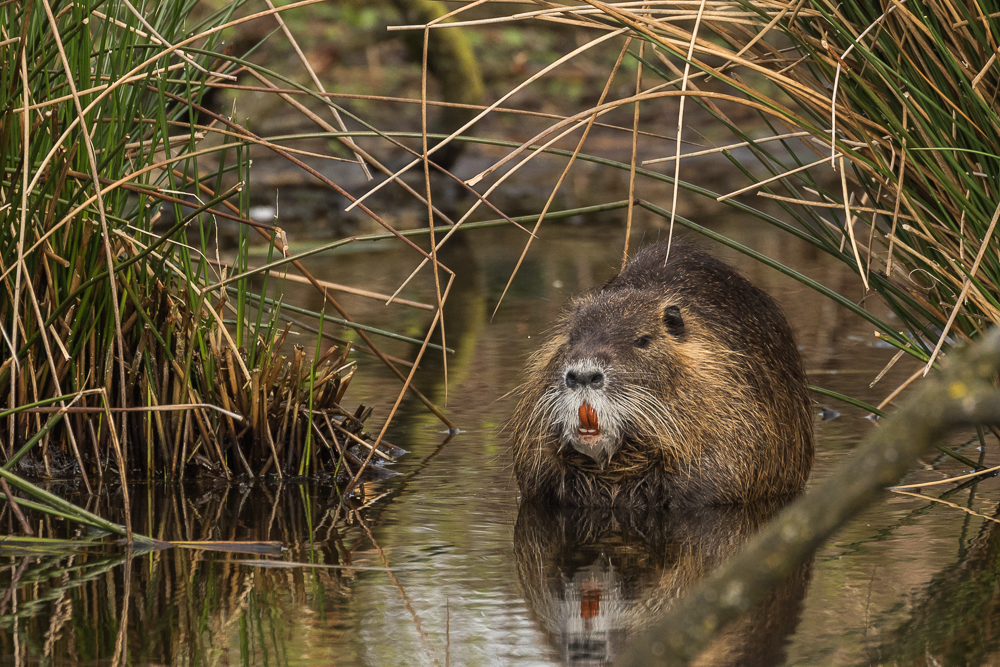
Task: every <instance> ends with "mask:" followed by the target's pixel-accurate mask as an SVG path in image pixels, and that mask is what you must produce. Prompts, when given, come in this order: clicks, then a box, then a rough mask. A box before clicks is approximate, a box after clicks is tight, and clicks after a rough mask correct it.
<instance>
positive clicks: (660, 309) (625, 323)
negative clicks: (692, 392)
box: [538, 289, 685, 470]
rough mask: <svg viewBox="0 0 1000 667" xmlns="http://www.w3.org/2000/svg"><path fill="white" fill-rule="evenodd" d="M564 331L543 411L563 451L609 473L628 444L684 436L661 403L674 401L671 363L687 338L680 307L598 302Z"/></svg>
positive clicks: (621, 294) (623, 295) (628, 292)
mask: <svg viewBox="0 0 1000 667" xmlns="http://www.w3.org/2000/svg"><path fill="white" fill-rule="evenodd" d="M564 327H565V330H566V332H567V335H566V336H565V340H564V341H561V342H562V344H561V345H559V347H558V349H557V350H556V351H555V352H554V353H553V354H552V355H551V356H550V357H549V362H548V364H547V365H546V369H545V374H546V375H548V376H549V377H550V378H551V381H550V382H549V385H548V387H547V388H546V391H545V393H544V395H543V396H542V399H541V401H539V403H538V408H539V409H541V410H544V411H546V413H547V414H544V415H538V417H540V418H542V419H543V420H546V421H548V422H549V423H551V424H553V425H555V426H556V427H557V429H558V430H559V437H560V440H561V441H562V442H563V443H564V444H566V445H569V446H571V447H572V448H573V449H575V450H576V451H578V452H580V453H581V454H585V455H587V456H588V457H590V458H591V459H593V460H594V462H595V463H596V464H597V465H598V466H599V467H600V468H601V469H602V470H603V469H605V468H606V467H607V465H608V463H609V462H610V461H611V459H612V458H613V457H614V455H615V453H616V452H617V451H618V449H619V447H620V446H621V445H622V443H623V442H624V441H625V440H626V439H631V440H636V439H638V438H641V437H643V436H646V437H650V436H652V435H653V434H661V433H673V435H674V436H676V435H677V434H676V433H675V432H674V431H675V429H674V427H673V425H672V424H671V421H670V420H671V415H670V410H669V408H668V406H667V404H666V403H665V402H664V400H663V399H662V397H664V396H666V395H670V394H672V393H673V392H672V390H671V387H670V386H669V384H670V383H671V380H672V375H673V373H672V368H671V367H672V366H673V364H671V363H670V362H669V361H667V360H669V359H671V358H672V357H674V356H676V355H677V354H678V349H677V348H678V346H679V345H682V344H683V339H684V335H685V331H684V317H683V314H682V313H681V309H680V306H678V305H677V304H676V303H674V302H673V300H671V299H670V298H664V296H663V295H657V294H655V293H650V292H649V291H640V290H634V289H625V290H619V291H616V292H614V293H610V294H607V295H604V296H603V297H599V296H598V295H591V298H589V299H588V298H584V299H582V300H581V301H580V302H579V303H578V304H577V305H576V307H575V308H574V309H573V310H572V311H570V313H569V314H568V317H567V320H566V322H565V323H564ZM654 367H655V368H654ZM657 437H659V436H657ZM673 439H674V440H677V438H676V437H675V438H673ZM678 446H679V445H678Z"/></svg>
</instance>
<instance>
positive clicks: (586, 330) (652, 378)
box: [508, 241, 813, 507]
mask: <svg viewBox="0 0 1000 667" xmlns="http://www.w3.org/2000/svg"><path fill="white" fill-rule="evenodd" d="M665 253H666V243H665V242H660V243H657V244H654V245H652V246H649V247H647V248H645V249H643V250H642V251H641V252H639V253H638V255H636V257H635V259H633V260H632V261H631V262H630V263H629V264H628V265H627V266H626V268H625V270H624V271H623V272H622V273H621V274H620V275H618V276H616V277H615V278H613V279H611V280H610V281H609V282H608V283H607V284H605V285H604V286H603V287H602V288H600V289H598V290H594V291H592V292H589V293H587V294H584V295H582V296H581V297H579V298H577V299H576V300H574V301H573V303H572V304H571V305H570V307H569V310H568V311H567V312H566V313H565V314H564V315H563V317H562V318H561V319H560V320H559V322H558V323H557V324H556V326H555V327H554V329H553V331H552V335H551V337H550V338H549V340H548V341H547V342H546V343H545V344H544V345H543V346H542V348H541V349H540V350H539V351H538V352H537V353H535V355H534V356H533V357H532V359H531V361H530V362H529V366H528V369H527V380H526V382H525V383H524V384H523V385H522V387H521V388H520V390H519V391H520V394H521V400H520V402H519V404H518V406H517V408H516V409H515V412H514V414H513V416H512V418H511V421H510V423H509V424H508V426H509V429H510V431H511V433H512V439H513V453H514V472H515V475H516V477H517V481H518V486H519V487H520V489H521V493H522V495H523V496H524V497H525V499H530V500H544V501H548V502H553V503H556V504H560V505H579V506H609V505H610V506H632V507H647V506H662V505H667V504H671V505H675V506H676V505H724V504H733V503H746V502H752V501H756V500H759V499H762V498H772V497H782V496H788V495H791V494H794V493H796V492H797V491H799V490H800V489H801V488H802V486H803V485H804V484H805V481H806V478H807V477H808V475H809V470H810V468H811V467H812V460H813V439H812V419H811V415H810V402H809V396H808V391H807V388H806V379H805V373H804V371H803V369H802V361H801V358H800V356H799V352H798V349H797V348H796V346H795V342H794V340H793V338H792V332H791V329H790V328H789V326H788V322H787V321H786V320H785V317H784V315H783V314H782V312H781V309H780V308H779V307H778V305H777V304H776V303H775V302H774V300H773V299H772V298H771V297H769V296H768V295H767V294H765V293H764V292H762V291H761V290H759V289H757V288H756V287H754V286H753V285H752V284H751V283H750V282H749V281H747V280H746V279H745V278H743V277H742V276H740V275H739V274H738V273H737V272H736V271H735V270H734V269H732V268H731V267H729V266H728V265H726V264H725V263H723V262H721V261H719V260H717V259H715V258H713V257H711V256H710V255H708V254H706V253H704V252H701V251H699V250H697V249H696V248H694V247H693V246H691V245H689V244H687V243H684V242H680V241H675V242H674V244H673V247H672V248H671V250H670V257H669V261H668V262H667V263H666V265H664V256H665ZM678 311H679V317H678ZM681 319H682V320H683V321H682V322H681V321H680V320H681ZM640 339H642V340H640ZM643 344H644V345H645V347H641V346H642V345H643ZM581 364H582V365H583V366H581ZM568 368H569V369H577V370H579V369H580V368H587V369H599V372H601V373H603V378H604V379H603V382H602V383H601V384H602V386H600V387H599V388H597V389H587V391H589V392H590V393H589V394H587V395H588V396H591V397H593V398H594V401H593V402H594V403H595V404H596V405H597V406H598V407H597V411H598V412H599V413H601V423H602V424H608V425H612V426H614V425H615V424H617V425H618V427H617V430H615V428H609V429H608V430H607V431H602V433H601V436H600V437H601V438H604V440H603V441H602V445H601V446H602V447H605V448H608V449H610V450H612V451H611V455H610V458H607V457H606V455H597V456H596V458H595V457H594V455H591V456H588V455H586V454H584V453H581V451H584V450H586V447H587V446H586V445H579V440H580V438H579V437H577V436H573V435H567V434H569V433H577V431H576V429H577V428H578V425H579V424H580V419H579V418H575V417H573V414H574V413H573V412H572V409H570V408H568V407H566V406H567V405H571V404H572V405H576V404H574V403H572V402H573V401H574V400H575V397H576V396H578V395H581V394H574V393H573V392H574V391H579V390H578V389H570V388H568V387H569V385H568V384H567V369H568ZM595 386H596V385H595ZM588 400H589V399H588ZM571 422H572V423H571ZM606 432H607V433H614V434H616V436H617V437H615V438H614V439H613V442H612V439H611V438H610V437H606V436H605V433H606ZM574 438H577V440H576V443H577V444H573V439H574ZM578 449H580V450H581V451H577V450H578ZM602 463H603V464H604V465H603V466H602Z"/></svg>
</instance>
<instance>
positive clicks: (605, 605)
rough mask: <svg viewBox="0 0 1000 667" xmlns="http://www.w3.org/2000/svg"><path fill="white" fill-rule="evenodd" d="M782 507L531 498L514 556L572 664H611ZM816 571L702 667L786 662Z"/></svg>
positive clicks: (745, 624) (725, 639)
mask: <svg viewBox="0 0 1000 667" xmlns="http://www.w3.org/2000/svg"><path fill="white" fill-rule="evenodd" d="M777 509H778V504H777V503H768V504H765V505H761V504H754V505H743V506H733V507H702V508H696V509H692V510H686V511H684V512H683V513H681V512H668V511H659V512H642V513H636V512H629V511H625V510H621V509H612V508H607V509H594V508H552V507H544V506H542V505H541V504H540V503H524V504H522V505H521V509H520V512H519V513H518V517H517V524H516V527H515V532H514V555H515V558H516V561H517V570H518V576H519V579H520V582H521V587H522V592H523V595H524V599H525V602H526V603H527V606H528V608H529V610H530V612H531V614H532V616H533V618H534V620H535V621H536V622H537V623H538V624H539V626H540V628H541V629H542V631H543V632H544V633H545V634H546V636H547V637H548V640H549V642H550V643H551V644H552V645H553V647H554V648H555V649H556V651H557V652H558V653H559V656H560V659H561V661H562V662H563V663H564V664H567V665H605V664H611V663H612V662H613V661H614V659H615V658H616V657H617V656H618V655H619V654H620V653H621V652H622V651H623V649H624V647H625V646H626V645H627V642H628V641H629V640H630V638H631V637H632V636H634V635H635V634H636V633H637V632H638V631H640V630H642V629H643V628H645V627H646V626H647V625H649V624H650V623H652V622H653V621H654V620H656V619H657V618H659V617H660V616H661V615H662V614H663V613H664V612H665V611H666V610H667V608H669V607H670V605H671V604H673V602H674V600H675V599H677V598H678V597H680V596H682V595H684V593H685V592H686V591H687V590H688V589H690V588H691V587H692V586H693V585H694V584H695V583H697V582H698V581H699V580H700V579H702V578H703V577H704V576H706V575H707V574H708V573H709V572H710V571H711V570H712V569H714V568H715V567H716V566H718V565H719V564H720V563H721V562H722V561H724V560H725V559H726V558H728V557H729V556H730V555H731V554H732V553H733V552H734V551H735V550H736V549H737V548H739V547H740V546H741V545H742V544H743V542H744V541H745V540H746V539H747V538H748V537H749V536H750V535H751V534H752V533H753V532H755V531H756V530H757V529H758V528H759V527H760V526H761V525H762V524H763V523H764V522H766V521H767V520H768V518H769V517H770V516H771V515H772V514H773V513H774V511H776V510H777ZM809 573H810V566H809V564H807V565H805V566H803V567H802V568H800V569H799V570H798V571H797V572H796V573H795V574H794V575H793V576H791V577H790V578H789V579H788V580H787V581H786V582H785V583H784V584H783V585H782V586H780V587H779V588H778V590H776V591H775V592H774V594H773V595H772V596H771V597H770V598H769V599H768V600H767V601H766V602H764V603H763V604H762V605H761V606H760V607H758V608H756V609H755V610H753V611H752V612H751V613H750V614H748V615H747V618H745V619H743V620H741V621H740V622H738V623H736V624H733V625H732V626H730V627H729V629H728V630H727V631H726V632H724V633H723V634H722V635H721V636H720V637H719V639H717V640H716V641H715V643H714V644H713V645H712V646H711V647H710V648H709V650H708V651H706V652H705V654H703V655H702V656H701V658H700V659H699V660H698V662H697V663H696V664H699V665H719V666H721V665H733V666H736V665H739V666H741V667H753V666H758V665H761V666H763V665H776V664H781V663H782V661H783V660H784V655H785V638H786V637H788V636H789V635H790V634H791V633H792V632H793V631H794V629H795V626H796V625H797V624H798V619H799V613H800V609H801V605H802V599H803V597H804V595H805V591H806V587H807V584H808V581H809Z"/></svg>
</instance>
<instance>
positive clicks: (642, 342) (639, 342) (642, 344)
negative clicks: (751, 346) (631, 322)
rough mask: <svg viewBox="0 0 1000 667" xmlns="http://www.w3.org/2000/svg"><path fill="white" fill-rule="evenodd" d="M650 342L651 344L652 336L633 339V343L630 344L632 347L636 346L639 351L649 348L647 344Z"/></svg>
mask: <svg viewBox="0 0 1000 667" xmlns="http://www.w3.org/2000/svg"><path fill="white" fill-rule="evenodd" d="M652 342H653V337H652V336H639V337H638V338H636V339H635V342H634V343H632V345H634V346H636V347H637V348H639V349H640V350H644V349H646V348H647V347H649V344H650V343H652Z"/></svg>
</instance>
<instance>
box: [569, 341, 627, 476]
mask: <svg viewBox="0 0 1000 667" xmlns="http://www.w3.org/2000/svg"><path fill="white" fill-rule="evenodd" d="M607 376H608V368H607V367H606V366H605V365H604V364H601V363H600V362H598V361H597V360H596V359H593V358H588V359H583V360H580V361H575V362H572V363H569V364H567V365H566V366H565V368H564V372H563V383H562V386H561V387H560V392H561V394H562V400H561V401H560V403H561V405H562V410H563V411H564V413H565V417H564V419H563V420H562V421H563V433H562V436H563V441H564V442H567V443H569V445H570V446H572V447H573V449H575V450H576V451H578V452H580V453H581V454H584V455H586V456H589V457H590V458H591V459H593V460H594V461H595V462H596V463H597V465H598V466H599V467H600V469H601V470H604V468H605V467H607V465H608V462H609V461H610V460H611V457H612V456H614V454H615V452H616V451H617V450H618V446H619V444H620V442H619V437H618V433H617V429H615V428H613V425H614V422H616V421H617V420H615V419H613V418H611V415H610V414H609V411H608V406H609V405H610V403H609V398H608V395H607V389H606V387H605V385H606V384H607ZM597 406H600V408H598V407H597ZM602 413H603V414H602ZM609 427H610V428H609Z"/></svg>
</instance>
